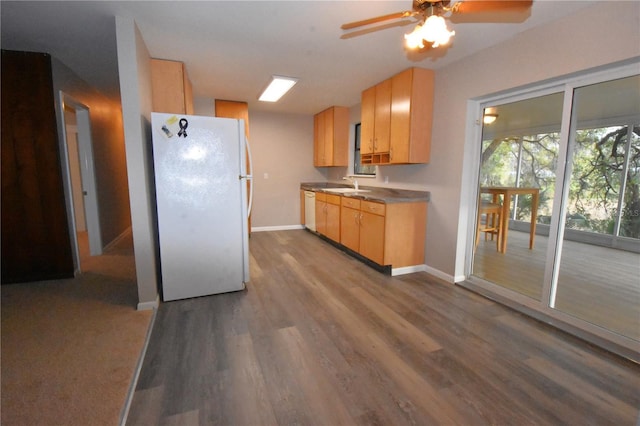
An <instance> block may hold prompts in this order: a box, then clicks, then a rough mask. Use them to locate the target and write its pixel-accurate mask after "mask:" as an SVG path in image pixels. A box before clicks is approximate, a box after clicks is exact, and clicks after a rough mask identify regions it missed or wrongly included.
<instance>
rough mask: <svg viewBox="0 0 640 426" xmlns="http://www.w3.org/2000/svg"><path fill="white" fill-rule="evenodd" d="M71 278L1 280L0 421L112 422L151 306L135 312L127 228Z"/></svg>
mask: <svg viewBox="0 0 640 426" xmlns="http://www.w3.org/2000/svg"><path fill="white" fill-rule="evenodd" d="M81 252H82V253H85V255H83V256H82V269H83V271H84V272H83V273H82V274H81V275H80V276H78V277H76V278H75V279H70V280H55V281H42V282H34V283H24V284H12V285H3V286H2V289H1V291H2V293H1V298H2V312H1V318H2V330H1V344H2V348H1V349H2V358H1V362H2V368H1V373H2V376H1V379H2V395H1V400H2V407H1V423H2V425H3V426H12V425H117V424H118V423H119V421H120V416H121V413H122V410H123V407H124V405H125V401H126V397H127V393H128V390H129V386H130V383H131V380H132V379H133V376H134V373H135V368H136V365H137V362H138V358H139V356H140V353H141V351H142V349H143V346H144V341H145V337H146V334H147V330H148V328H149V325H150V323H151V319H152V314H153V312H152V311H136V305H137V289H136V285H135V263H134V257H133V249H132V242H131V237H130V235H129V236H128V237H126V238H123V239H121V240H120V241H118V243H117V244H115V245H114V247H111V248H110V249H109V250H108V251H107V252H106V253H105V254H104V255H102V256H98V257H88V256H87V255H86V252H87V249H86V235H83V236H82V238H81Z"/></svg>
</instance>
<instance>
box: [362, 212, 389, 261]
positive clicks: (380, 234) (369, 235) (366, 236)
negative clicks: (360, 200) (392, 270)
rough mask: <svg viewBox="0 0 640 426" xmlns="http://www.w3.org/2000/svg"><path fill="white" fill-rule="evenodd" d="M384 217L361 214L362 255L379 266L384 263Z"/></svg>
mask: <svg viewBox="0 0 640 426" xmlns="http://www.w3.org/2000/svg"><path fill="white" fill-rule="evenodd" d="M384 222H385V218H384V216H379V215H376V214H372V213H367V212H361V213H360V254H361V255H363V256H364V257H366V258H367V259H371V260H373V261H374V262H376V263H377V264H379V265H383V264H384V263H383V262H384V225H385V224H384Z"/></svg>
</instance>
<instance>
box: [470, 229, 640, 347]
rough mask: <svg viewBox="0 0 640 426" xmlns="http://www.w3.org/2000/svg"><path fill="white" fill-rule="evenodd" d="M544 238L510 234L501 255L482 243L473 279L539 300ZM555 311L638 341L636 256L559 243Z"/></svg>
mask: <svg viewBox="0 0 640 426" xmlns="http://www.w3.org/2000/svg"><path fill="white" fill-rule="evenodd" d="M547 241H548V238H547V237H544V236H540V235H537V236H536V244H535V247H534V248H533V250H529V233H528V232H518V231H513V230H509V247H508V250H507V252H506V253H499V252H498V251H497V250H496V248H495V247H496V246H495V242H492V241H490V240H489V241H484V239H481V242H480V244H478V247H477V249H476V255H475V258H474V264H473V275H476V276H478V277H481V278H484V279H485V280H487V281H491V282H492V283H495V284H497V285H500V286H502V287H505V288H508V289H511V290H514V291H516V292H518V293H520V294H524V295H526V296H528V297H531V298H534V299H536V300H540V299H541V296H542V286H543V283H544V268H545V256H546V252H547ZM560 265H561V266H560V272H559V277H558V292H557V295H556V309H558V310H560V311H562V312H564V313H567V314H569V315H572V316H574V317H576V318H580V319H583V320H585V321H588V322H590V323H592V324H596V325H599V326H601V327H604V328H606V329H608V330H610V331H613V332H615V333H618V334H621V335H623V336H626V337H630V338H632V339H635V340H640V255H639V254H637V253H632V252H628V251H622V250H617V249H611V248H606V247H599V246H594V245H591V244H585V243H578V242H575V241H564V244H563V249H562V257H561V264H560Z"/></svg>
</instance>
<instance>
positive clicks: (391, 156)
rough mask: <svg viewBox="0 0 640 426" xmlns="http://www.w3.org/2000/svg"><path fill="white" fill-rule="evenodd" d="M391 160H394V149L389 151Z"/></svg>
mask: <svg viewBox="0 0 640 426" xmlns="http://www.w3.org/2000/svg"><path fill="white" fill-rule="evenodd" d="M389 160H393V148H390V149H389Z"/></svg>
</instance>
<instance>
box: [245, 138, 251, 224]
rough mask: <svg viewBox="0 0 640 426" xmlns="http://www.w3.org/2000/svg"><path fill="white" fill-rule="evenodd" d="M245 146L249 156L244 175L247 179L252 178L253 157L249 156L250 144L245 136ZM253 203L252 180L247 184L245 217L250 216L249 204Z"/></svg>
mask: <svg viewBox="0 0 640 426" xmlns="http://www.w3.org/2000/svg"><path fill="white" fill-rule="evenodd" d="M244 141H245V146H246V147H247V155H248V156H249V170H248V171H249V174H247V175H246V176H245V178H246V179H247V181H250V180H253V158H252V157H251V145H249V139H248V138H247V137H246V136H245V138H244ZM252 205H253V182H251V185H249V205H248V207H247V217H249V216H251V206H252Z"/></svg>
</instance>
